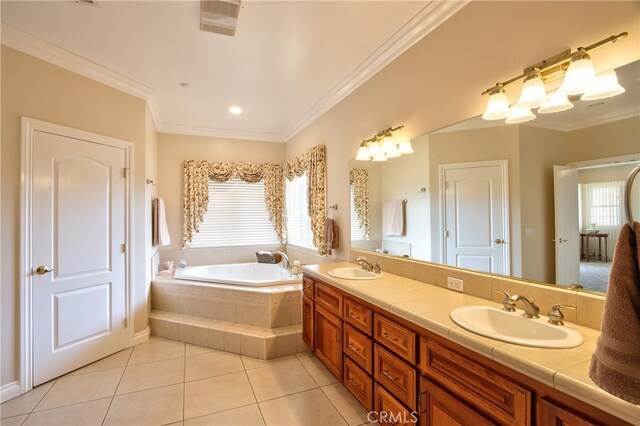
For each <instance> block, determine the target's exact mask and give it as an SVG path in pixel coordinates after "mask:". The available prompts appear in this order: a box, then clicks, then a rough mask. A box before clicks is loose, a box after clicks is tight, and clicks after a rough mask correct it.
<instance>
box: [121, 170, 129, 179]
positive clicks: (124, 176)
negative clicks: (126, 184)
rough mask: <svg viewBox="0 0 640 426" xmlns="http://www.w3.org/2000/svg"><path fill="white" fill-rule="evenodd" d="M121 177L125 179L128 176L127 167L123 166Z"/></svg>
mask: <svg viewBox="0 0 640 426" xmlns="http://www.w3.org/2000/svg"><path fill="white" fill-rule="evenodd" d="M122 177H123V178H125V179H128V178H129V168H127V167H125V168H123V169H122Z"/></svg>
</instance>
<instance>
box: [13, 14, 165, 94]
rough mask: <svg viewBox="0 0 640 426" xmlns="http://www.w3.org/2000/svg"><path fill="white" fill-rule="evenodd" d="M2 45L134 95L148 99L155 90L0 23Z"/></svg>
mask: <svg viewBox="0 0 640 426" xmlns="http://www.w3.org/2000/svg"><path fill="white" fill-rule="evenodd" d="M2 44H4V45H5V46H7V47H10V48H12V49H15V50H18V51H20V52H22V53H25V54H27V55H30V56H33V57H36V58H38V59H41V60H43V61H46V62H49V63H51V64H54V65H57V66H59V67H61V68H64V69H66V70H69V71H71V72H73V73H76V74H80V75H81V76H83V77H87V78H89V79H91V80H94V81H97V82H99V83H102V84H106V85H107V86H110V87H113V88H115V89H118V90H120V91H122V92H125V93H128V94H130V95H132V96H135V97H137V98H141V99H144V100H148V99H149V98H150V97H151V96H152V95H153V94H154V92H155V90H154V89H152V88H150V87H148V86H145V85H144V84H142V83H139V82H137V81H135V80H133V79H131V78H129V77H126V76H124V75H122V74H119V73H117V72H114V71H111V70H110V69H108V68H106V67H103V66H102V65H99V64H97V63H95V62H93V61H90V60H88V59H86V58H83V57H82V56H80V55H76V54H75V53H72V52H70V51H68V50H65V49H63V48H61V47H58V46H56V45H54V44H51V43H49V42H48V41H45V40H42V39H40V38H38V37H34V36H32V35H31V34H27V33H25V32H24V31H20V30H19V29H17V28H15V27H12V26H11V25H8V24H5V23H4V22H3V23H2Z"/></svg>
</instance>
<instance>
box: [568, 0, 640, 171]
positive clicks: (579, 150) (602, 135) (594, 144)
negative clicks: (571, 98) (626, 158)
mask: <svg viewBox="0 0 640 426" xmlns="http://www.w3.org/2000/svg"><path fill="white" fill-rule="evenodd" d="M638 4H640V3H638ZM638 153H640V117H633V118H627V119H625V120H620V121H615V122H613V123H606V124H600V125H598V126H593V127H588V128H585V129H580V130H574V131H572V132H568V133H567V142H566V154H567V161H568V162H577V161H587V160H594V159H600V158H608V157H615V156H619V155H630V154H638Z"/></svg>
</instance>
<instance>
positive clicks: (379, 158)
mask: <svg viewBox="0 0 640 426" xmlns="http://www.w3.org/2000/svg"><path fill="white" fill-rule="evenodd" d="M373 161H387V157H386V156H385V155H384V153H383V152H381V153H380V154H377V155H376V156H375V157H373Z"/></svg>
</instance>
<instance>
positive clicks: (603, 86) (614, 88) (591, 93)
mask: <svg viewBox="0 0 640 426" xmlns="http://www.w3.org/2000/svg"><path fill="white" fill-rule="evenodd" d="M624 92H625V90H624V87H622V86H621V85H620V83H618V76H617V75H616V72H615V70H609V71H605V72H603V73H601V74H598V75H597V76H596V82H595V83H594V84H593V85H592V86H591V87H589V88H588V89H587V91H586V92H585V93H584V95H582V96H581V97H580V99H581V100H583V101H595V100H598V99H604V98H610V97H612V96H616V95H620V94H622V93H624Z"/></svg>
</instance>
